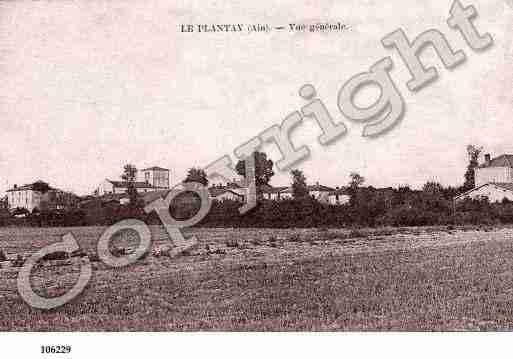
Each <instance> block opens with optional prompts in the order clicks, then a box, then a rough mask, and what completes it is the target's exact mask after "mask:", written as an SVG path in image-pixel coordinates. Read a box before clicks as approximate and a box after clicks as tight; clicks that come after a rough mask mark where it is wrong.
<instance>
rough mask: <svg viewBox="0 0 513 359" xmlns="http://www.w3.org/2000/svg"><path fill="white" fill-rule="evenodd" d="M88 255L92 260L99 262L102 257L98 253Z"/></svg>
mask: <svg viewBox="0 0 513 359" xmlns="http://www.w3.org/2000/svg"><path fill="white" fill-rule="evenodd" d="M87 257H88V258H89V261H90V262H99V261H100V257H99V256H98V254H96V253H92V254H88V255H87Z"/></svg>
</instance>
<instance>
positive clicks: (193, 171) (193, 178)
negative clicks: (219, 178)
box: [184, 167, 208, 186]
mask: <svg viewBox="0 0 513 359" xmlns="http://www.w3.org/2000/svg"><path fill="white" fill-rule="evenodd" d="M187 182H197V183H201V184H202V185H203V186H207V185H208V177H207V174H206V173H205V171H204V170H202V169H201V168H196V167H192V168H189V171H187V176H186V177H185V180H184V183H187Z"/></svg>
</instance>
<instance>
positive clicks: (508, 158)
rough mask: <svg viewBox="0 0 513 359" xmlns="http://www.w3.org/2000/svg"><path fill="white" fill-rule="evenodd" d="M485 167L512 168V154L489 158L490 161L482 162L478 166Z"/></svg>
mask: <svg viewBox="0 0 513 359" xmlns="http://www.w3.org/2000/svg"><path fill="white" fill-rule="evenodd" d="M486 167H511V168H513V155H508V154H503V155H500V156H498V157H495V158H494V159H492V160H490V163H486V162H485V163H483V164H482V165H480V166H479V168H486Z"/></svg>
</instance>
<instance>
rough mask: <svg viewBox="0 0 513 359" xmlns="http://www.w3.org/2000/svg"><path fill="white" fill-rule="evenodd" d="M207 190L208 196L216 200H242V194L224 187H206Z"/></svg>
mask: <svg viewBox="0 0 513 359" xmlns="http://www.w3.org/2000/svg"><path fill="white" fill-rule="evenodd" d="M208 192H209V194H210V197H211V198H212V199H213V200H216V201H220V202H222V201H225V200H231V201H237V202H244V195H242V194H240V193H237V192H236V191H234V190H231V189H229V188H226V187H210V188H209V189H208Z"/></svg>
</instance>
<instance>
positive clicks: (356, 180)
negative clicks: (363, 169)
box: [348, 172, 365, 206]
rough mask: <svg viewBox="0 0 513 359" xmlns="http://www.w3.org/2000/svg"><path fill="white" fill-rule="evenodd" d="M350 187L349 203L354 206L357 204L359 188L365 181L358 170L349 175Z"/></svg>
mask: <svg viewBox="0 0 513 359" xmlns="http://www.w3.org/2000/svg"><path fill="white" fill-rule="evenodd" d="M349 178H350V180H349V188H348V192H349V196H350V198H349V204H350V205H351V206H354V205H355V204H356V196H357V194H358V188H359V187H360V186H361V185H363V183H364V182H365V178H364V177H362V176H360V174H359V173H356V172H351V174H350V175H349Z"/></svg>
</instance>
